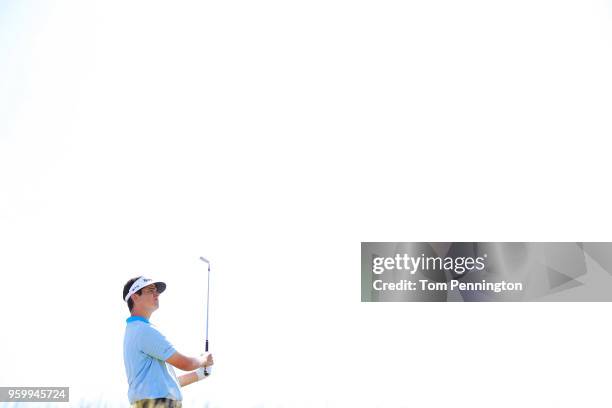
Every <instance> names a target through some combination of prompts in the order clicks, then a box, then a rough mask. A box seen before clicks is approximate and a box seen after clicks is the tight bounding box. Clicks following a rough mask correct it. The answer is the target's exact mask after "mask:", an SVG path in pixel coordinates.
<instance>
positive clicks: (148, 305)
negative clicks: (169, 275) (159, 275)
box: [134, 283, 159, 311]
mask: <svg viewBox="0 0 612 408" xmlns="http://www.w3.org/2000/svg"><path fill="white" fill-rule="evenodd" d="M134 298H135V299H134V303H135V304H136V305H138V306H139V307H140V308H142V309H145V310H149V311H154V310H157V309H158V308H159V292H157V286H155V284H154V283H153V284H151V285H149V286H145V287H144V288H142V295H138V294H135V295H134Z"/></svg>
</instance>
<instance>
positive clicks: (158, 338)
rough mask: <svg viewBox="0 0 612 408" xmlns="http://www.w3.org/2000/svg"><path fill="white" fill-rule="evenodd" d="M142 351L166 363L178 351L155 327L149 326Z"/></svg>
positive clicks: (142, 344)
mask: <svg viewBox="0 0 612 408" xmlns="http://www.w3.org/2000/svg"><path fill="white" fill-rule="evenodd" d="M141 351H142V352H143V353H145V354H148V355H149V356H151V357H153V358H156V359H158V360H162V361H166V360H167V359H168V358H169V357H170V356H171V355H173V354H174V353H175V352H176V350H175V348H174V346H172V344H170V342H169V341H168V340H167V339H166V337H165V336H164V335H163V334H161V333H160V331H159V330H157V329H156V328H155V327H152V326H147V329H146V330H144V332H143V336H142V339H141Z"/></svg>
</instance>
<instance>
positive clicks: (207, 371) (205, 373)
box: [204, 339, 210, 377]
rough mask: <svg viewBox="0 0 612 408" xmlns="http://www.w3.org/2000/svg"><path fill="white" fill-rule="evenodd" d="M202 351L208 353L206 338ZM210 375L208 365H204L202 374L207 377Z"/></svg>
mask: <svg viewBox="0 0 612 408" xmlns="http://www.w3.org/2000/svg"><path fill="white" fill-rule="evenodd" d="M204 351H205V352H207V353H208V339H206V344H205V346H204ZM209 375H210V367H204V376H205V377H208V376H209Z"/></svg>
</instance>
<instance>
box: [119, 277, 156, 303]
mask: <svg viewBox="0 0 612 408" xmlns="http://www.w3.org/2000/svg"><path fill="white" fill-rule="evenodd" d="M152 284H155V286H157V293H162V292H163V291H164V290H166V284H165V283H164V282H162V281H156V280H153V279H149V278H145V277H144V276H143V277H141V278H139V279H137V280H136V282H134V283H132V287H131V288H130V291H129V292H128V294H127V295H125V301H126V302H127V301H128V299H129V298H130V296H132V295H133V294H134V293H136V292H138V291H139V290H140V289H142V288H144V287H145V286H149V285H152Z"/></svg>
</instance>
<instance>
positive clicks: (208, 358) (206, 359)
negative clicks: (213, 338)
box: [200, 352, 215, 368]
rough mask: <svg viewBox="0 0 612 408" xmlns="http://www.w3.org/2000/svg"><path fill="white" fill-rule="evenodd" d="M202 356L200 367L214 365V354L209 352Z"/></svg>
mask: <svg viewBox="0 0 612 408" xmlns="http://www.w3.org/2000/svg"><path fill="white" fill-rule="evenodd" d="M200 357H201V359H202V364H201V365H200V367H202V368H206V367H210V366H211V365H213V364H214V363H215V362H214V361H213V356H212V354H210V353H208V352H206V353H204V354H202V355H201V356H200Z"/></svg>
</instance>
